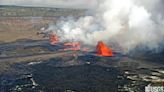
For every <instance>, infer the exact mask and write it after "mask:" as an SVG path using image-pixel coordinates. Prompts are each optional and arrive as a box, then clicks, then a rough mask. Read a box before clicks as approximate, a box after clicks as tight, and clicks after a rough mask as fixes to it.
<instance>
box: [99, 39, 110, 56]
mask: <svg viewBox="0 0 164 92" xmlns="http://www.w3.org/2000/svg"><path fill="white" fill-rule="evenodd" d="M97 55H99V56H109V57H112V56H113V51H112V49H111V48H109V47H107V46H106V45H105V44H104V43H103V42H102V41H99V42H98V44H97Z"/></svg>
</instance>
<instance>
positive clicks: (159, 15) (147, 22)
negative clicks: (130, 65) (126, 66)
mask: <svg viewBox="0 0 164 92" xmlns="http://www.w3.org/2000/svg"><path fill="white" fill-rule="evenodd" d="M95 2H97V3H96V5H95V7H94V8H92V9H89V10H88V11H87V12H86V15H85V16H81V17H79V18H74V17H73V16H68V17H61V18H60V19H59V20H58V21H56V22H55V24H50V25H49V27H48V29H49V30H53V31H55V33H56V34H57V35H58V36H59V37H61V38H60V41H61V42H72V41H73V42H80V43H81V44H84V45H85V46H86V45H87V46H90V47H94V46H96V43H97V42H98V41H103V42H105V43H106V44H107V45H112V46H113V45H114V44H117V46H116V47H112V48H113V49H119V48H121V51H119V52H121V53H124V54H128V53H129V52H131V51H133V50H136V49H139V50H141V51H142V52H143V51H146V50H148V51H150V50H151V51H161V50H162V49H163V47H164V46H163V45H164V43H163V42H164V31H163V27H164V18H163V11H161V10H163V8H162V6H161V4H160V3H163V2H162V0H144V1H143V0H102V1H100V0H95ZM52 38H55V37H52ZM56 42H57V40H56V39H55V40H52V44H54V43H56ZM91 49H92V50H93V49H94V48H91Z"/></svg>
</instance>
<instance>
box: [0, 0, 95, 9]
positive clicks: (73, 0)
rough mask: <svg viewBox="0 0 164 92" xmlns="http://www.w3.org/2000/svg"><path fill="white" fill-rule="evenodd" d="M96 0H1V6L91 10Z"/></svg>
mask: <svg viewBox="0 0 164 92" xmlns="http://www.w3.org/2000/svg"><path fill="white" fill-rule="evenodd" d="M95 3H96V2H95V1H94V0H46V1H44V0H0V5H17V6H34V7H35V6H36V7H37V6H42V7H70V8H74V7H76V8H91V7H93V6H94V5H95Z"/></svg>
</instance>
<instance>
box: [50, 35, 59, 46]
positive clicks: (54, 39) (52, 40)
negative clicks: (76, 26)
mask: <svg viewBox="0 0 164 92" xmlns="http://www.w3.org/2000/svg"><path fill="white" fill-rule="evenodd" d="M58 42H59V39H58V36H57V35H56V34H51V35H50V43H51V45H55V44H57V43H58Z"/></svg>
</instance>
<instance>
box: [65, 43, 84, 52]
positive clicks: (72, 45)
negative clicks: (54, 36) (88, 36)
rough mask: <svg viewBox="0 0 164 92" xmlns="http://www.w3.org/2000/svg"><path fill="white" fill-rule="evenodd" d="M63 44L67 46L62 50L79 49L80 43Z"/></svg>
mask: <svg viewBox="0 0 164 92" xmlns="http://www.w3.org/2000/svg"><path fill="white" fill-rule="evenodd" d="M64 46H68V48H67V47H66V48H65V49H64V50H73V51H78V50H80V46H81V45H80V43H79V42H67V43H65V44H64Z"/></svg>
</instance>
